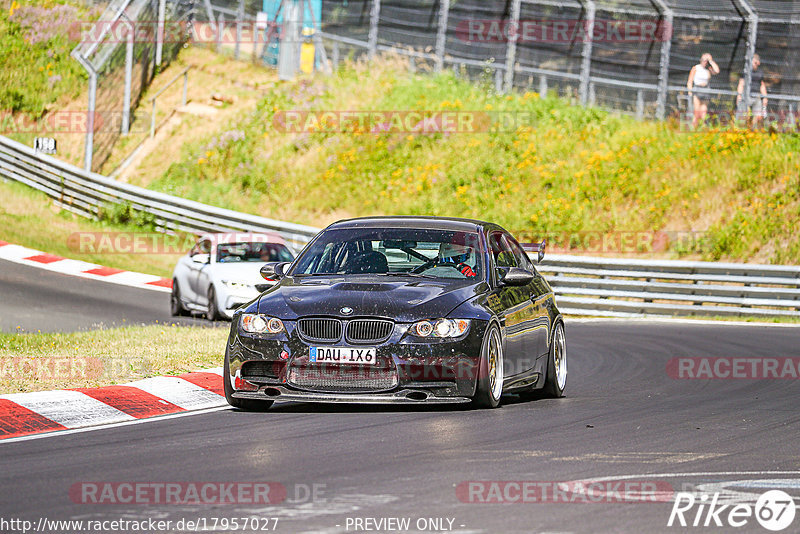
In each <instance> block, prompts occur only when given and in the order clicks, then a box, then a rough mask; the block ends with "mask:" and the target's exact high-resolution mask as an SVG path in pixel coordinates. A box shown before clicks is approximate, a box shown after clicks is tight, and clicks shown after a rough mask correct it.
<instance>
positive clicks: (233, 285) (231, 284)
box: [222, 280, 252, 289]
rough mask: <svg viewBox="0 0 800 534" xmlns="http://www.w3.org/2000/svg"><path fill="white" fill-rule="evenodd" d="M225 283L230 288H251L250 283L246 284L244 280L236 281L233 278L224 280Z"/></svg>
mask: <svg viewBox="0 0 800 534" xmlns="http://www.w3.org/2000/svg"><path fill="white" fill-rule="evenodd" d="M222 283H223V284H225V285H226V286H227V287H228V288H230V289H251V287H252V286H251V285H250V284H245V283H244V282H235V281H233V280H223V281H222Z"/></svg>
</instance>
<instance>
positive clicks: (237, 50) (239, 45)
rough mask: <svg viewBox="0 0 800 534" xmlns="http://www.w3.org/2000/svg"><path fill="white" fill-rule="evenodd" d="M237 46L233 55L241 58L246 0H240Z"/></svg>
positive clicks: (237, 12) (237, 13)
mask: <svg viewBox="0 0 800 534" xmlns="http://www.w3.org/2000/svg"><path fill="white" fill-rule="evenodd" d="M236 19H237V20H236V47H235V48H234V49H233V57H234V58H235V59H239V50H240V48H241V45H242V19H244V0H239V9H238V10H237V11H236Z"/></svg>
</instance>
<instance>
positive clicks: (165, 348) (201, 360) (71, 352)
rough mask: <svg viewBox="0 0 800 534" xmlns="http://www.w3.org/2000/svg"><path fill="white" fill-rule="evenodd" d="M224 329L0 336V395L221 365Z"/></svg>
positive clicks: (162, 327) (152, 328)
mask: <svg viewBox="0 0 800 534" xmlns="http://www.w3.org/2000/svg"><path fill="white" fill-rule="evenodd" d="M227 335H228V330H227V329H225V328H201V327H184V326H171V325H152V326H140V327H125V328H114V329H109V330H93V331H91V332H76V333H69V334H35V335H33V334H4V333H0V394H3V393H23V392H28V391H42V390H51V389H63V388H73V387H96V386H107V385H111V384H119V383H125V382H130V381H133V380H138V379H140V378H147V377H151V376H161V375H177V374H182V373H186V372H189V371H196V370H198V369H208V368H211V367H219V366H221V365H222V358H223V354H224V351H225V338H226V337H227Z"/></svg>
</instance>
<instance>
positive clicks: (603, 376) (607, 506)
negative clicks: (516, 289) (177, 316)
mask: <svg viewBox="0 0 800 534" xmlns="http://www.w3.org/2000/svg"><path fill="white" fill-rule="evenodd" d="M6 267H7V264H6V263H2V264H0V268H2V271H0V272H2V275H1V278H2V282H1V283H0V290H2V292H3V295H4V296H5V295H6V294H9V288H11V289H12V291H11V293H10V294H11V295H12V298H14V299H15V300H13V301H12V304H11V305H10V304H8V303H7V302H8V301H7V299H6V298H4V299H3V304H2V308H0V314H1V315H0V316H2V320H3V321H4V322H3V324H4V325H6V324H9V323H8V322H7V321H8V317H7V313H9V310H17V311H18V310H19V307H21V306H23V307H24V306H27V305H28V304H29V303H31V302H32V301H34V300H35V298H36V296H37V295H40V296H42V297H48V296H49V297H50V300H51V301H52V303H51V304H50V305H49V306H48V305H47V304H46V302H43V303H42V304H41V305H40V306H39V307H37V308H33V309H30V310H27V311H26V312H25V313H29V314H30V316H31V317H37V316H38V317H41V314H42V313H45V312H48V311H50V312H52V311H54V310H58V311H59V314H60V315H59V317H61V316H62V315H63V318H62V319H59V323H58V325H56V326H59V327H61V328H66V327H67V325H70V324H78V323H79V321H78V319H79V318H73V319H70V318H69V317H68V315H70V314H71V315H75V316H80V317H84V318H86V321H94V320H96V319H100V320H102V321H103V322H105V323H106V324H108V323H109V321H110V320H113V321H117V322H119V321H121V320H122V319H123V318H124V319H125V320H126V322H139V321H141V322H144V321H152V320H154V319H157V318H161V319H160V320H163V319H164V318H166V317H167V316H166V314H165V313H164V310H165V306H166V298H167V295H166V294H159V293H155V292H152V293H148V292H142V291H141V290H133V289H130V290H128V289H126V288H117V287H114V288H113V291H112V290H111V288H109V287H107V284H103V283H102V282H93V281H85V280H78V279H72V278H70V279H69V281H68V282H65V278H66V277H62V276H61V275H52V274H50V273H46V272H42V271H37V273H36V278H37V279H38V280H39V281H40V282H41V284H39V285H34V286H32V287H31V286H27V285H26V284H27V283H29V280H26V279H25V278H20V277H23V276H24V273H22V274H20V273H21V272H22V268H20V269H21V270H20V271H17V270H14V269H11V270H7V269H6ZM50 277H57V281H58V282H59V283H57V284H56V285H55V286H53V285H48V284H49V280H50ZM83 284H88V285H87V286H86V288H88V289H89V291H88V292H82V291H78V290H77V289H75V288H79V287H83V286H82V285H83ZM98 285H99V288H98ZM100 288H103V290H101V289H100ZM73 290H74V291H73ZM15 292H17V293H15ZM142 293H145V294H144V295H142ZM20 294H23V296H20ZM14 295H16V296H14ZM112 295H113V300H111V296H112ZM70 299H73V300H72V302H73V304H72V305H71V306H72V307H65V306H67V303H69V302H70ZM45 301H46V299H45ZM162 301H163V302H162ZM120 303H122V304H120ZM118 306H119V310H118V311H117V312H116V313H113V312H114V309H115V308H117V307H118ZM92 314H95V315H92ZM148 314H150V315H148ZM70 320H71V321H72V322H70ZM89 324H91V323H86V324H78V327H86V326H87V325H89ZM567 342H568V353H569V379H568V388H567V397H565V398H563V399H539V400H533V401H528V402H522V401H520V400H519V399H517V398H516V397H510V398H508V399H506V403H505V404H504V405H503V406H502V407H501V408H500V409H497V410H490V411H481V410H469V409H460V408H459V409H452V408H437V407H419V408H417V407H412V408H383V407H363V406H348V405H312V404H298V403H287V404H276V405H275V406H274V407H273V408H272V409H271V410H269V411H267V412H264V413H244V412H237V411H234V410H228V409H225V410H219V411H212V412H207V413H198V414H194V415H189V416H184V417H178V418H171V419H161V420H159V419H153V420H148V421H145V422H142V423H140V424H135V425H129V426H118V427H114V428H102V429H97V430H93V431H89V432H78V433H72V434H62V435H55V436H52V437H45V438H39V439H31V440H24V441H16V442H13V441H12V442H5V443H0V488H2V489H0V525H2V519H6V520H8V519H26V520H30V521H33V522H34V523H38V521H39V520H40V518H46V519H47V520H54V519H74V520H116V519H125V520H136V521H140V520H144V519H148V518H154V519H162V520H171V521H173V523H172V527H171V528H170V529H165V530H161V532H166V531H169V532H180V531H181V530H178V529H177V528H176V522H177V521H179V520H181V519H184V520H197V519H198V518H205V520H206V525H207V530H208V531H213V532H234V530H233V529H232V528H228V529H223V528H220V525H221V523H218V526H217V528H210V527H211V525H212V522H213V520H214V518H217V519H218V520H221V519H223V518H224V519H231V518H235V517H238V518H243V517H259V518H262V519H265V518H277V519H278V523H277V529H276V530H277V532H330V533H334V532H363V531H368V530H366V529H355V528H353V525H354V523H355V521H356V520H358V519H360V520H362V521H363V520H365V519H367V518H373V519H375V520H377V521H380V520H382V519H386V518H408V519H409V520H410V525H411V528H410V529H409V531H411V532H419V531H428V532H440V531H447V530H446V529H438V530H437V529H436V528H425V527H426V525H424V524H422V523H420V524H419V525H418V524H417V521H418V520H424V519H427V518H443V520H444V525H445V526H448V525H449V523H448V520H452V527H450V528H451V529H452V531H455V532H487V533H493V532H541V533H544V532H549V533H555V532H560V533H566V532H576V533H577V532H580V533H595V532H676V531H689V532H728V531H731V530H734V529H732V528H730V527H722V528H720V527H716V528H714V527H702V526H701V527H696V528H692V527H688V528H679V527H677V526H673V527H671V528H670V527H667V521H668V519H669V516H670V511H671V509H672V503H671V502H656V503H653V502H645V503H635V502H634V503H619V502H597V503H585V502H557V503H535V502H531V503H513V504H486V503H470V502H462V500H460V498H459V495H460V494H459V493H457V488H459V487H463V486H459V485H460V484H462V483H464V482H468V481H529V482H545V483H547V482H565V481H574V480H584V481H585V480H587V479H594V478H600V477H610V478H612V479H613V480H617V481H621V480H629V481H633V482H641V483H647V482H650V483H652V482H654V481H656V482H661V483H666V484H668V485H669V487H671V488H673V489H675V490H681V489H688V488H693V489H695V490H702V491H703V492H709V494H713V493H714V492H720V493H721V495H722V496H723V497H726V498H728V499H729V501H733V502H740V503H741V502H744V503H749V504H751V505H752V504H754V502H755V499H756V498H757V497H758V495H759V494H761V493H762V492H764V491H765V490H766V489H772V488H781V489H783V490H784V491H786V492H788V493H790V494H791V495H793V496H795V497H796V498H797V501H796V502H797V503H798V504H800V426H799V425H798V423H799V422H800V414H798V410H797V407H798V399H800V381H798V380H749V379H746V380H707V379H702V380H676V379H674V378H671V377H670V376H669V375H668V373H667V371H666V369H667V362H668V361H669V360H670V359H671V358H675V357H683V356H692V357H702V356H726V357H730V356H735V357H750V358H764V357H774V356H785V357H800V329H797V328H778V327H763V326H729V325H719V326H716V325H714V326H708V325H685V324H674V323H669V324H668V323H652V322H647V323H644V322H631V323H623V322H611V321H602V322H577V321H575V322H567ZM209 481H215V482H243V483H244V482H268V481H269V482H278V483H280V484H283V485H284V486H285V487H286V489H287V492H288V498H287V499H286V500H284V501H283V502H281V503H278V504H274V505H269V504H266V505H265V504H255V505H252V504H227V505H213V504H212V505H197V504H171V503H163V504H135V503H132V504H87V503H82V502H80V501H81V499H80V498H79V497H78V498H75V499H73V497H74V495H73V497H71V496H70V488H74V487H75V486H74V485H75V484H80V483H83V482H101V483H102V482H139V483H170V482H194V483H198V484H200V483H203V482H209ZM313 485H316V488H317V490H316V491H317V496H316V499H313V498H309V497H307V493H308V492H307V491H306V490H307V489H308V488H310V487H312V486H313ZM606 487H608V488H610V489H613V488H614V486H613V484H610V485H608V486H606ZM462 497H463V495H462ZM561 500H562V501H563V500H564V499H561ZM578 500H579V501H580V499H578ZM609 500H611V501H615V500H616V499H615V498H614V497H613V495H611V497H610V498H609ZM75 501H78V502H75ZM601 501H602V500H601ZM697 509H698V508H697V507H695V508H693V509H692V510H691V511H690V512H687V514H686V517H687V520H688V521H690V522H691V521H692V520H693V519H694V516H695V512H696V511H697ZM722 518H723V519H724V518H725V514H723V515H722ZM703 519H704V517H703ZM361 525H364V526H368V525H369V526H371V527H373V530H369V531H373V532H374V531H377V532H400V530H394V529H392V528H386V524H383V525H382V527H383V528H380V527H376V526H375V523H368V524H367V523H361ZM260 526H264V523H263V522H262V523H261V525H260ZM267 526H269V527H270V528H272V527H273V526H274V523H272V522H270V523H269V524H268V525H267ZM417 526H422V527H423V528H420V529H418V528H417ZM348 527H350V528H348ZM0 530H2V531H4V532H13V531H14V530H12V529H11V528H9V525H7V526H6V528H0ZM798 530H800V513H798V517H797V518H796V519H795V520H794V523H793V524H792V526H791V527H790V528H788V529H787V530H785V531H784V532H798ZM49 531H50V532H77V531H79V530H77V529H74V530H68V529H64V530H57V529H53V528H51V529H50V530H49ZM84 531H85V530H84ZM108 531H110V530H108ZM128 531H132V530H131V529H130V528H129V529H128ZM184 531H185V525H184ZM237 531H238V532H242V531H246V532H257V531H258V532H260V531H263V530H260V529H258V530H254V529H251V528H248V529H244V530H242V529H241V527H240V529H239V530H237ZM735 531H736V532H768V531H767V530H765V529H764V528H763V527H761V526H760V525H759V524H758V523H757V521H756V520H755V519H753V518H750V519H749V522H748V523H747V524H746V525H745V526H744V527H742V528H737V529H735ZM148 532H159V530H148Z"/></svg>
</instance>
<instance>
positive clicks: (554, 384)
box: [542, 322, 567, 398]
mask: <svg viewBox="0 0 800 534" xmlns="http://www.w3.org/2000/svg"><path fill="white" fill-rule="evenodd" d="M566 385H567V338H566V336H565V335H564V323H562V322H559V323H558V324H556V328H555V330H554V331H553V342H552V343H550V353H549V355H548V357H547V377H545V381H544V388H543V389H542V393H544V394H545V395H546V396H548V397H556V398H558V397H563V396H564V388H565V387H566Z"/></svg>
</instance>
